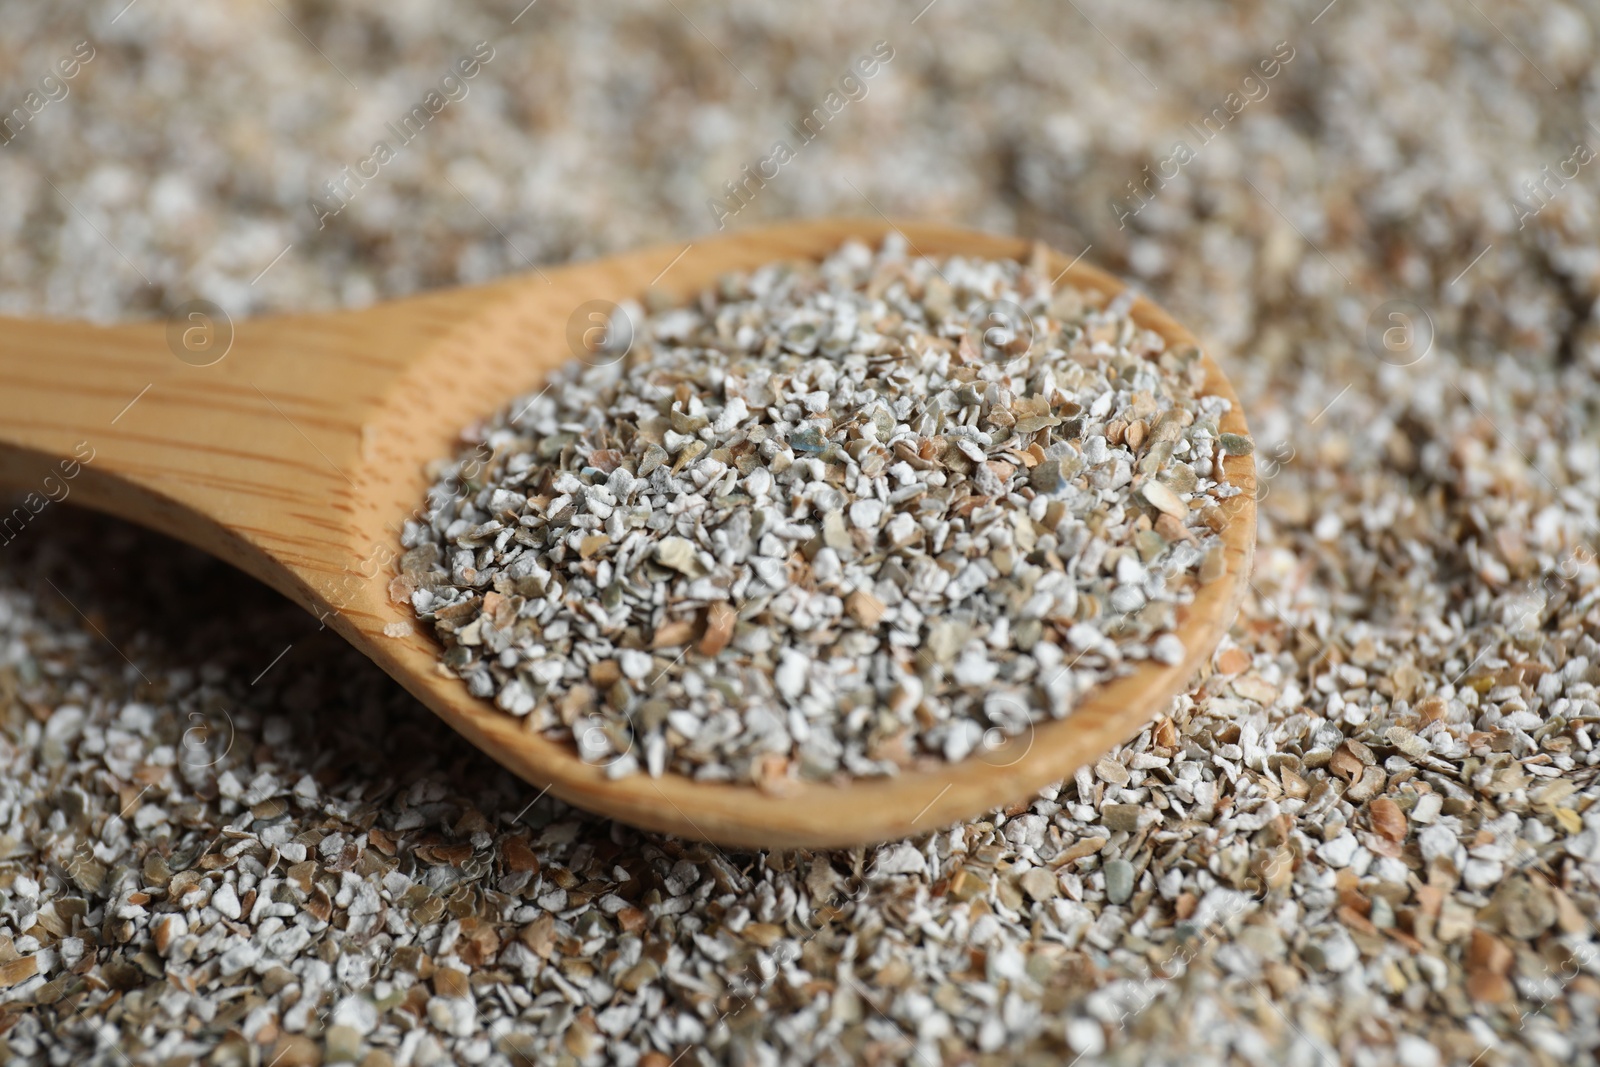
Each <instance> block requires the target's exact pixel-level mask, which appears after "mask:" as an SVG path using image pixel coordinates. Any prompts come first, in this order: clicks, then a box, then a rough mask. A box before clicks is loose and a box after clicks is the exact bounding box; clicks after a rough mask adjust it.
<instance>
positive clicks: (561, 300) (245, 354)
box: [0, 219, 1256, 848]
mask: <svg viewBox="0 0 1600 1067" xmlns="http://www.w3.org/2000/svg"><path fill="white" fill-rule="evenodd" d="M891 229H898V230H899V231H900V232H902V233H903V234H904V235H905V237H906V238H907V239H908V240H909V241H910V242H911V245H912V248H913V251H914V252H919V253H922V254H926V255H948V254H965V255H974V256H982V257H989V258H1001V257H1010V258H1016V259H1025V258H1026V257H1027V256H1028V255H1029V254H1030V251H1031V247H1030V245H1029V243H1028V242H1026V241H1024V240H1021V239H1017V238H1007V237H996V236H991V235H988V234H983V233H975V232H972V231H969V230H962V229H954V228H951V227H946V226H935V225H922V224H916V225H911V224H907V225H904V226H898V227H896V226H893V225H892V224H890V223H887V222H880V221H871V220H855V219H849V220H825V221H816V222H804V223H796V224H790V225H782V226H775V227H771V228H766V229H755V230H747V231H743V232H739V233H735V234H732V235H729V236H723V237H712V238H703V239H699V240H696V241H695V242H694V243H693V244H692V245H689V246H687V248H685V247H684V246H678V245H674V246H671V247H659V248H652V249H647V250H645V251H642V252H632V253H629V254H626V255H620V256H612V257H609V258H607V259H602V260H598V261H596V262H592V263H583V264H578V265H575V266H568V267H561V268H559V269H557V268H552V269H549V270H546V271H544V272H540V273H536V274H534V275H526V276H520V277H515V278H510V279H507V280H504V281H501V282H498V283H495V284H492V285H486V286H482V287H478V288H473V289H458V290H452V291H447V292H436V293H429V294H425V295H423V296H418V297H413V298H410V299H406V300H400V301H395V302H393V303H387V304H380V305H377V306H375V307H370V308H367V309H364V310H360V311H348V312H340V313H336V314H321V315H295V316H288V317H279V318H262V319H249V320H245V321H241V322H238V323H236V324H232V325H231V326H230V324H229V323H227V322H226V321H225V319H224V320H220V321H219V320H216V319H215V316H213V320H212V321H208V320H207V319H205V318H203V317H183V318H175V319H174V321H173V322H171V323H152V322H146V323H136V324H131V325H125V326H116V327H111V328H105V327H99V326H91V325H85V324H81V323H69V322H37V321H31V320H26V319H4V318H0V337H3V338H4V340H3V341H0V390H3V393H4V396H5V401H6V402H5V405H4V408H3V410H0V482H3V483H5V484H8V485H11V486H15V487H18V488H20V489H22V490H24V491H26V492H29V493H31V494H34V495H31V496H28V497H26V498H25V499H24V503H23V506H22V508H21V509H20V510H19V511H12V512H11V513H10V514H9V515H0V540H8V539H10V538H12V537H14V536H16V535H17V534H18V533H19V532H25V530H24V529H23V528H24V527H25V526H26V523H27V520H28V518H30V517H31V514H32V512H33V510H35V509H39V508H42V507H43V505H42V504H40V503H39V501H40V500H44V499H47V498H49V497H52V496H56V495H59V494H60V493H61V491H62V490H61V488H60V487H61V486H62V485H68V486H69V487H70V494H71V499H72V500H73V501H75V502H77V503H82V504H88V505H90V506H92V507H96V508H100V509H103V510H105V511H108V512H111V513H113V514H115V515H119V516H121V517H123V518H126V519H129V520H132V521H133V522H137V523H140V524H142V525H145V526H149V527H152V528H154V529H156V530H159V531H161V532H163V533H166V534H169V535H171V536H173V537H177V538H179V539H181V540H184V541H187V542H189V543H191V544H194V545H197V546H198V547H200V548H202V549H204V550H205V551H207V552H210V553H212V554H214V555H216V556H218V557H220V558H221V559H224V560H227V561H228V562H230V563H232V564H234V565H235V566H237V567H239V568H240V569H242V570H244V571H246V572H248V573H249V574H252V575H254V576H255V577H257V578H259V579H261V580H262V581H264V582H266V583H267V584H268V585H271V586H272V587H273V588H275V589H277V590H279V591H280V592H282V593H283V594H284V595H286V596H288V597H291V598H292V599H294V600H296V601H297V602H299V603H300V604H303V605H304V606H305V607H306V608H308V609H309V610H310V611H311V612H312V613H313V614H315V615H317V616H320V617H323V618H324V619H326V621H327V623H328V624H329V625H331V626H332V627H333V628H334V629H336V630H337V631H338V632H339V633H341V634H342V635H343V636H344V637H345V638H346V639H348V640H349V641H350V642H352V643H353V644H354V645H355V646H356V647H357V648H359V649H361V650H362V652H364V653H365V654H366V655H368V656H370V657H371V658H372V659H373V661H374V662H376V663H377V664H378V665H379V666H380V667H382V668H383V669H384V670H385V671H387V672H388V673H389V674H390V675H392V676H393V677H394V678H396V679H397V680H399V681H400V682H401V684H403V685H404V686H405V687H406V688H407V689H409V690H410V691H411V692H412V693H413V694H415V695H416V697H417V698H418V699H419V700H421V701H422V702H423V703H424V704H426V705H428V707H430V708H432V709H433V711H435V712H436V713H437V714H438V715H439V716H441V717H442V718H443V719H444V720H445V721H446V722H448V723H449V724H450V725H451V726H453V727H454V728H455V729H456V730H458V731H459V732H460V733H462V734H463V735H465V736H466V737H467V738H468V739H469V740H470V741H471V742H472V743H473V744H475V745H477V746H478V747H479V748H481V749H483V750H484V751H485V752H487V753H488V754H489V755H491V756H492V757H494V758H495V759H496V760H498V761H499V762H501V763H502V764H504V765H505V766H506V767H508V768H510V769H511V770H512V771H514V772H515V773H516V774H518V775H520V776H521V777H523V778H525V779H526V780H527V781H529V782H531V783H533V784H534V785H537V786H542V787H545V788H547V789H548V791H549V792H551V793H553V794H554V795H556V796H558V797H560V798H561V799H563V800H565V801H568V802H569V803H571V804H574V805H576V806H578V807H580V808H587V809H589V810H591V811H596V812H601V813H603V814H606V815H610V816H613V817H615V818H617V819H620V820H622V821H624V822H628V823H632V824H634V825H636V826H642V827H646V828H648V829H652V830H660V831H665V832H668V833H673V834H678V835H682V836H686V837H695V838H704V839H708V840H711V841H716V842H721V843H723V844H729V845H740V846H755V847H763V848H782V847H790V846H806V847H834V846H845V845H853V844H860V843H865V842H871V841H880V840H886V839H890V838H896V837H901V836H905V835H908V834H913V833H919V832H922V831H928V830H934V829H937V828H940V827H943V826H946V825H948V824H950V823H952V822H954V821H957V820H960V819H969V818H973V817H976V816H979V815H981V814H983V813H984V812H986V811H988V810H990V809H992V808H994V807H996V806H998V805H1002V804H1007V803H1012V802H1017V801H1023V800H1026V799H1027V798H1029V797H1030V796H1032V795H1033V794H1034V793H1035V792H1036V791H1037V790H1038V789H1039V788H1040V787H1042V786H1044V785H1047V784H1049V783H1051V782H1054V781H1057V780H1060V779H1063V778H1066V777H1068V776H1070V775H1071V774H1072V773H1073V772H1074V771H1076V770H1077V769H1078V768H1079V767H1080V766H1082V765H1084V764H1085V763H1087V762H1089V761H1092V760H1095V759H1098V758H1099V757H1100V756H1101V755H1103V754H1104V753H1105V752H1106V750H1107V749H1109V748H1111V747H1112V746H1113V745H1116V744H1118V743H1119V742H1122V741H1125V740H1127V739H1128V738H1130V737H1132V736H1133V735H1134V734H1136V733H1137V732H1138V731H1139V730H1140V729H1141V728H1142V727H1143V726H1144V725H1145V724H1146V723H1148V722H1149V721H1150V720H1151V719H1152V718H1153V717H1154V716H1155V715H1156V714H1157V713H1158V712H1160V711H1161V710H1162V709H1163V708H1164V707H1166V705H1167V703H1168V701H1169V700H1170V699H1171V698H1172V696H1173V695H1174V694H1176V693H1177V692H1179V691H1180V689H1181V688H1182V687H1183V685H1184V684H1185V683H1186V682H1187V681H1188V679H1189V678H1190V677H1191V676H1192V675H1193V674H1194V673H1195V671H1196V670H1197V669H1198V668H1199V666H1200V665H1201V663H1202V662H1204V661H1205V660H1206V659H1207V658H1209V657H1210V655H1211V653H1212V652H1213V650H1214V649H1215V648H1216V645H1217V643H1218V641H1220V640H1221V638H1222V635H1223V633H1224V632H1225V631H1226V629H1227V627H1228V626H1229V625H1230V624H1231V622H1232V620H1233V617H1234V614H1235V612H1236V611H1237V608H1238V605H1239V602H1240V599H1241V598H1242V596H1243V592H1244V589H1245V587H1246V578H1247V575H1248V573H1249V569H1250V561H1251V555H1252V553H1253V550H1254V546H1255V528H1256V523H1255V492H1254V490H1255V466H1254V463H1253V461H1252V459H1251V458H1250V457H1249V456H1231V457H1229V458H1228V459H1227V460H1226V461H1225V466H1226V469H1227V473H1228V480H1229V481H1230V482H1231V483H1232V484H1234V485H1236V486H1239V487H1240V488H1241V489H1243V490H1244V492H1242V493H1240V494H1239V495H1238V496H1235V497H1233V498H1232V499H1231V500H1229V501H1228V502H1227V503H1226V504H1225V505H1224V506H1223V512H1224V514H1225V515H1226V518H1227V523H1226V526H1225V528H1224V529H1223V530H1222V538H1223V541H1224V544H1225V546H1226V550H1227V551H1226V564H1227V567H1226V572H1225V573H1224V574H1223V576H1222V577H1221V578H1219V579H1217V580H1215V581H1213V582H1210V583H1208V584H1206V585H1205V586H1203V587H1202V588H1201V589H1200V591H1199V593H1198V595H1197V596H1196V598H1195V600H1194V602H1193V603H1192V604H1190V605H1188V606H1187V607H1185V608H1182V609H1180V612H1179V614H1180V618H1181V628H1180V630H1179V633H1180V636H1181V637H1182V639H1183V642H1184V646H1185V654H1184V657H1183V660H1182V662H1180V663H1177V664H1175V665H1172V666H1162V665H1159V664H1155V663H1153V662H1152V663H1148V664H1146V665H1143V666H1141V667H1139V668H1138V669H1137V670H1136V671H1135V672H1134V673H1132V674H1131V675H1129V676H1127V677H1124V678H1121V679H1118V680H1116V681H1113V682H1111V683H1110V684H1108V685H1105V686H1103V687H1102V688H1100V689H1099V690H1097V691H1096V692H1094V693H1093V694H1091V695H1090V697H1089V698H1088V699H1086V700H1085V701H1083V702H1082V703H1081V704H1080V705H1079V707H1078V708H1077V709H1076V710H1075V711H1073V713H1072V714H1071V715H1070V716H1068V717H1067V718H1065V719H1063V720H1060V721H1044V722H1041V723H1039V724H1037V726H1035V727H1034V728H1033V729H1032V731H1031V732H1029V733H1026V734H1023V735H1021V736H1019V737H1016V738H1013V739H1011V740H1009V741H1007V742H1005V743H1003V744H1000V745H998V746H997V747H993V748H981V749H980V751H979V752H978V753H977V754H975V755H973V756H969V757H968V758H967V759H965V760H964V761H962V762H959V763H955V764H949V765H942V766H941V767H939V768H938V769H935V770H928V771H913V772H906V773H902V774H900V775H898V776H896V777H892V778H878V779H864V780H858V781H854V782H850V783H847V784H843V785H834V784H815V783H794V785H793V787H792V788H791V789H789V790H788V791H786V792H785V793H783V794H782V795H774V794H770V793H766V792H762V791H760V790H758V789H756V788H755V787H753V786H744V785H730V784H707V783H697V782H694V781H692V780H690V779H689V778H687V777H684V776H681V775H676V774H667V775H665V776H663V777H662V778H659V779H652V778H650V777H648V776H646V775H643V774H638V775H633V776H630V777H625V778H622V779H618V780H615V781H613V780H608V779H607V778H606V777H605V775H604V773H603V771H602V770H601V769H599V768H596V767H594V766H591V765H587V764H585V763H583V762H581V761H580V760H579V759H578V758H577V755H576V753H575V750H574V749H573V747H572V746H571V745H569V744H566V743H562V742H556V741H551V740H547V739H546V738H544V737H542V736H540V735H538V734H535V733H530V732H527V731H526V730H524V729H523V727H522V720H518V719H515V718H513V717H511V716H510V715H507V714H505V713H503V712H501V711H499V710H497V709H495V708H494V707H493V706H492V705H490V704H489V703H487V702H486V701H481V700H478V699H475V698H473V697H471V696H469V695H468V693H467V690H466V687H465V686H464V685H463V684H462V683H461V682H460V681H459V680H457V679H455V678H450V677H444V676H442V675H441V674H440V673H439V670H438V666H437V662H438V661H437V657H438V654H439V646H438V644H437V643H436V642H435V641H434V639H433V637H432V635H431V633H429V632H427V627H426V626H425V625H423V624H421V623H419V622H418V621H417V620H416V619H415V617H414V615H413V614H412V610H411V607H410V605H409V603H405V602H400V603H396V602H395V601H393V600H391V599H390V595H389V582H390V579H391V578H392V577H394V575H395V573H396V563H397V557H398V553H399V550H400V549H399V530H400V526H401V524H402V523H403V522H404V521H405V519H406V518H407V517H409V516H410V515H412V514H413V513H414V512H416V511H417V510H418V509H419V508H421V507H422V505H423V501H424V499H425V492H426V490H427V488H428V485H429V484H430V479H428V478H427V476H426V475H425V473H424V466H425V465H426V464H427V463H428V462H429V461H431V460H434V459H438V458H441V457H446V456H450V455H453V454H454V453H455V452H456V450H457V447H458V446H457V439H458V438H457V435H458V434H459V432H460V430H461V428H462V427H464V426H466V425H467V424H468V423H470V422H472V421H473V420H475V419H478V418H480V417H482V416H485V415H487V414H489V413H490V412H491V411H493V410H494V409H496V408H497V407H499V406H501V405H502V404H504V403H506V402H507V401H508V400H509V399H510V398H512V397H513V396H515V395H517V394H519V393H521V392H524V391H527V390H529V389H530V388H534V387H537V386H538V385H539V383H540V382H541V380H542V379H543V378H544V376H545V374H546V373H547V372H548V371H550V370H551V368H553V367H555V366H557V365H559V364H560V363H562V362H563V361H565V360H567V359H569V358H571V353H572V347H571V346H570V345H569V342H568V335H569V321H571V320H573V317H574V311H575V309H578V308H579V307H580V306H581V305H583V304H585V303H586V302H588V301H592V300H610V301H621V300H624V299H628V298H638V297H640V296H641V295H642V294H644V293H645V291H646V290H647V289H650V288H651V287H655V288H657V289H658V290H660V291H662V292H664V293H665V294H667V295H669V296H671V297H673V298H676V299H683V298H687V297H688V296H690V295H692V294H694V293H697V292H699V291H700V290H702V289H703V288H705V287H706V286H708V285H711V284H713V283H714V282H715V280H716V279H717V277H718V276H719V275H721V274H723V273H725V272H728V271H736V270H746V269H750V268H754V267H758V266H760V265H762V264H764V263H769V262H772V261H774V260H779V259H798V258H809V259H816V258H820V257H821V256H823V255H825V254H827V253H828V252H830V251H832V250H833V249H834V248H836V247H837V246H838V245H839V244H840V243H842V242H843V241H844V240H846V239H847V238H851V237H857V238H861V239H863V240H866V241H870V242H877V241H879V240H881V239H882V238H883V236H884V235H885V234H886V233H888V232H889V231H890V230H891ZM1049 258H1050V260H1051V265H1050V269H1051V270H1052V271H1065V280H1066V281H1067V282H1068V283H1070V284H1072V285H1075V286H1077V287H1079V288H1083V289H1091V290H1099V291H1100V292H1102V293H1106V294H1112V293H1116V292H1118V291H1120V290H1121V289H1122V288H1123V286H1122V285H1121V284H1120V283H1119V282H1117V281H1116V280H1115V279H1113V278H1111V277H1110V276H1109V275H1107V274H1104V273H1102V272H1101V271H1099V270H1096V269H1094V268H1093V267H1090V266H1087V265H1085V264H1082V263H1076V262H1075V263H1072V264H1070V265H1069V263H1068V261H1067V258H1066V257H1065V256H1061V255H1059V254H1056V253H1050V254H1049ZM1132 315H1133V318H1134V320H1135V321H1136V322H1138V323H1139V324H1140V325H1142V326H1145V327H1148V328H1150V329H1152V330H1155V331H1156V332H1157V333H1159V334H1161V335H1162V336H1163V337H1165V338H1166V340H1167V342H1168V344H1169V345H1194V344H1196V343H1197V342H1196V341H1195V339H1194V338H1193V337H1192V336H1191V335H1190V334H1189V332H1188V331H1187V330H1185V329H1184V328H1183V327H1182V326H1180V325H1178V324H1177V323H1176V322H1174V321H1173V320H1172V319H1171V318H1169V317H1168V316H1167V315H1166V314H1165V313H1164V312H1162V311H1161V310H1160V309H1159V308H1157V307H1156V306H1155V305H1154V304H1151V303H1150V302H1149V301H1147V300H1144V299H1140V300H1138V301H1137V302H1136V303H1135V304H1134V305H1133V310H1132ZM175 353H183V356H184V358H179V356H178V355H175ZM213 361H214V362H213ZM196 364H207V365H196ZM1204 366H1205V370H1206V373H1207V384H1206V391H1207V392H1209V393H1213V394H1216V395H1220V396H1224V397H1227V398H1228V400H1230V401H1231V402H1232V404H1233V408H1232V411H1231V412H1230V413H1229V414H1228V416H1227V418H1226V419H1224V420H1223V429H1224V430H1225V431H1227V432H1231V433H1237V434H1246V433H1247V430H1246V427H1245V419H1244V414H1243V412H1242V410H1241V409H1240V407H1239V402H1238V398H1237V397H1236V396H1235V395H1234V392H1233V389H1232V387H1231V386H1230V385H1229V383H1228V380H1227V378H1226V377H1224V375H1223V373H1222V371H1221V370H1220V369H1219V368H1218V367H1217V365H1216V364H1215V363H1214V362H1212V361H1211V359H1210V357H1209V356H1207V357H1206V358H1205V362H1204ZM68 472H70V474H71V475H72V477H71V478H70V481H69V479H68ZM47 479H49V480H48V481H47ZM691 654H693V653H691Z"/></svg>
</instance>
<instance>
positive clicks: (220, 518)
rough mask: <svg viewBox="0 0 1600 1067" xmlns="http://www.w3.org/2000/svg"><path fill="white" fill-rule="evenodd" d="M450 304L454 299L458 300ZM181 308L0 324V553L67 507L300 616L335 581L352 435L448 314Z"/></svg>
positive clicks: (426, 302)
mask: <svg viewBox="0 0 1600 1067" xmlns="http://www.w3.org/2000/svg"><path fill="white" fill-rule="evenodd" d="M457 303H459V297H458V301H457ZM459 310H460V309H459V307H458V306H457V305H456V304H450V305H447V306H441V302H440V301H439V300H437V299H430V298H421V299H418V300H412V301H407V302H405V303H403V304H394V305H384V306H379V307H374V308H368V309H365V310H363V311H357V312H348V313H339V314H333V315H316V316H297V317H283V318H263V319H243V320H240V321H238V322H236V323H235V322H232V321H230V320H229V319H228V317H227V316H226V315H225V314H223V313H221V311H220V309H216V308H215V306H214V305H211V306H209V308H202V309H196V308H194V307H193V306H191V307H190V308H188V309H184V310H181V311H180V312H179V313H178V314H177V315H174V316H173V317H172V318H171V319H169V320H168V321H167V322H153V323H152V322H146V323H132V324H127V325H119V326H111V327H105V326H94V325H89V324H86V323H76V322H46V321H36V320H30V319H0V337H3V338H4V341H3V342H0V396H4V397H5V398H6V403H5V405H4V407H3V408H0V485H5V486H9V487H11V488H13V489H16V490H19V491H21V493H22V494H23V495H22V498H21V500H20V502H18V503H17V504H15V505H13V507H12V508H10V509H8V510H0V544H3V543H6V542H8V541H10V540H12V539H14V538H15V537H17V536H21V535H22V533H23V532H24V531H25V529H26V527H27V525H28V524H29V523H30V522H31V520H32V518H33V516H35V515H37V514H39V513H40V512H42V511H43V510H44V508H45V507H47V506H49V504H50V503H52V502H57V501H61V500H66V499H71V500H72V501H73V502H74V503H78V504H83V505H86V506H89V507H93V508H96V509H98V510H102V511H107V512H110V513H112V514H115V515H118V516H120V517H122V518H126V519H128V520H130V521H133V522H136V523H139V524H140V525H143V526H148V527H151V528H152V529H155V530H158V531H160V532H162V533H165V534H168V535H170V536H173V537H176V538H178V539H180V540H183V541H187V542H189V543H191V544H194V545H195V546H197V547H199V548H201V549H203V550H205V551H207V552H210V553H212V554H213V555H216V556H218V557H220V558H222V559H224V560H227V561H228V562H230V563H232V564H234V565H236V566H238V567H240V568H242V569H244V570H245V571H247V572H249V573H251V574H253V575H255V576H256V577H258V578H260V579H262V580H264V581H266V582H268V583H269V584H271V585H273V586H274V587H276V588H278V589H279V590H280V591H282V592H284V593H286V594H288V595H290V596H293V597H294V598H295V599H297V600H300V601H301V602H302V603H307V604H314V603H315V598H314V597H313V596H310V595H308V594H309V593H310V592H311V590H310V589H308V586H313V587H314V585H315V579H316V576H318V575H326V574H328V573H330V572H338V571H339V570H342V568H343V567H344V565H345V561H346V559H347V557H348V549H347V538H346V537H345V536H344V530H345V525H346V523H345V520H346V517H347V515H348V511H349V508H350V502H351V499H352V497H354V496H355V495H356V494H355V492H354V489H355V485H356V479H357V478H359V477H360V471H361V467H362V459H363V456H362V451H363V433H362V427H363V425H364V422H365V420H366V418H367V417H368V414H369V413H370V412H371V411H372V410H373V408H374V407H375V406H376V405H378V404H380V403H381V402H382V400H383V397H384V394H385V393H386V391H387V390H389V389H390V388H391V387H392V386H393V384H394V383H395V381H396V380H397V379H398V378H399V377H400V376H401V375H402V374H403V373H404V372H405V370H406V368H407V367H408V366H409V365H410V364H411V362H412V361H413V360H414V359H415V358H416V357H417V356H418V355H419V354H420V353H422V352H423V351H424V350H425V349H426V347H427V345H428V344H429V342H430V340H431V339H433V338H436V337H437V336H438V335H439V334H441V333H442V332H444V331H445V330H447V329H448V328H449V326H450V325H451V323H452V322H453V321H455V319H454V315H455V313H457V312H459Z"/></svg>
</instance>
